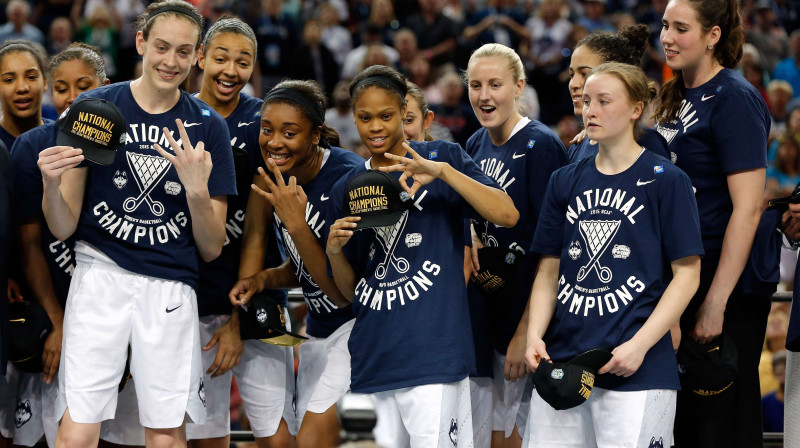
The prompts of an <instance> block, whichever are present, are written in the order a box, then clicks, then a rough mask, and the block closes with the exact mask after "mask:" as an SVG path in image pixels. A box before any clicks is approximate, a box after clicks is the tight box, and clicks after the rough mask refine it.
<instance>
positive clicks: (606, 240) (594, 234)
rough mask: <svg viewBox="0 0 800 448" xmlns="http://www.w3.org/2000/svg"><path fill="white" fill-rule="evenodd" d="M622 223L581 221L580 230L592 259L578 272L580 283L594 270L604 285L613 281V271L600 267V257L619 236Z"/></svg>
mask: <svg viewBox="0 0 800 448" xmlns="http://www.w3.org/2000/svg"><path fill="white" fill-rule="evenodd" d="M621 222H622V221H619V220H617V221H605V220H598V221H581V222H580V223H579V226H578V229H579V231H580V234H581V236H582V237H583V242H584V243H586V246H587V247H588V248H589V252H590V255H591V258H589V262H588V263H586V264H585V265H583V266H581V268H580V269H579V270H578V281H579V282H580V281H583V279H585V278H586V276H587V275H589V272H591V271H592V270H594V271H596V272H597V277H598V278H599V279H600V281H601V282H603V283H608V282H610V281H611V277H612V275H611V269H609V268H608V267H605V266H601V265H600V257H602V256H603V253H604V252H605V251H606V249H608V246H609V245H610V244H611V241H612V240H613V239H614V236H616V235H617V231H618V230H619V224H620V223H621Z"/></svg>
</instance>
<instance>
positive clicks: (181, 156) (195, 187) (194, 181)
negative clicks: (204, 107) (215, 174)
mask: <svg viewBox="0 0 800 448" xmlns="http://www.w3.org/2000/svg"><path fill="white" fill-rule="evenodd" d="M175 123H176V124H177V125H178V133H179V134H180V137H181V144H182V146H183V147H181V145H179V144H178V142H176V141H175V139H174V138H172V135H171V134H170V133H169V129H167V128H164V129H163V131H164V136H165V137H166V138H167V141H168V142H169V145H170V147H172V151H173V152H175V155H172V154H170V153H168V152H167V151H165V150H164V148H162V147H161V146H159V145H158V143H156V144H154V145H153V148H155V150H156V151H158V153H159V154H161V157H163V158H165V159H167V160H169V161H170V162H171V163H172V164H173V165H174V166H175V171H176V172H177V173H178V178H179V179H180V180H181V183H182V184H183V187H184V188H186V194H187V195H189V194H190V193H195V192H198V191H204V190H207V189H208V178H209V176H210V175H211V168H212V163H211V153H209V152H208V151H206V150H205V144H204V143H203V142H197V145H195V146H192V144H191V142H190V141H189V136H188V134H186V129H185V128H184V127H183V122H182V121H181V120H180V119H176V120H175Z"/></svg>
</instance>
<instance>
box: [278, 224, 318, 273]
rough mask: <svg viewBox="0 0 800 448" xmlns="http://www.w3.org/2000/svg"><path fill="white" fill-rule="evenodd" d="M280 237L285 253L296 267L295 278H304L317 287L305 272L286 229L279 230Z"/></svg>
mask: <svg viewBox="0 0 800 448" xmlns="http://www.w3.org/2000/svg"><path fill="white" fill-rule="evenodd" d="M281 235H283V243H284V244H283V245H284V246H286V249H287V252H289V256H290V257H292V262H293V263H294V265H295V266H297V270H296V271H295V277H297V278H298V279H299V278H303V277H305V279H306V280H308V282H309V283H311V284H312V285H313V286H315V287H316V286H317V284H316V282H314V280H313V279H312V278H311V274H309V273H308V271H306V267H305V265H303V260H302V259H301V258H300V253H299V252H297V246H295V245H294V240H293V239H292V237H291V236H289V231H288V230H286V227H284V228H282V229H281Z"/></svg>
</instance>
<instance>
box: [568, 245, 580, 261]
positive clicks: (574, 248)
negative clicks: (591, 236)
mask: <svg viewBox="0 0 800 448" xmlns="http://www.w3.org/2000/svg"><path fill="white" fill-rule="evenodd" d="M581 252H583V250H581V243H580V242H579V241H573V242H571V243H570V244H569V250H567V253H568V254H569V258H572V260H573V261H577V260H578V258H580V257H581Z"/></svg>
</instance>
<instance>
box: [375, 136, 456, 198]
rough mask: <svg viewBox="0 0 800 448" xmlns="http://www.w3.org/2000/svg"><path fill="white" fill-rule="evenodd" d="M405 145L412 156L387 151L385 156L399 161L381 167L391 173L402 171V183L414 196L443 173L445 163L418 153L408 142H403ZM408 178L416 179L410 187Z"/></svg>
mask: <svg viewBox="0 0 800 448" xmlns="http://www.w3.org/2000/svg"><path fill="white" fill-rule="evenodd" d="M403 147H404V148H405V149H406V151H408V153H409V154H411V158H410V159H409V158H407V157H401V156H396V155H394V154H390V153H386V154H384V157H386V158H388V159H390V160H394V161H395V162H397V164H396V165H392V166H387V167H380V168H379V169H380V170H381V171H384V172H387V173H390V172H392V171H402V172H403V174H402V175H401V176H400V185H402V186H403V189H404V190H406V192H408V194H409V195H411V196H414V194H416V193H417V190H419V189H420V187H422V186H423V185H427V184H429V183H431V182H433V181H434V179H437V178H438V177H439V176H441V174H442V169H443V164H442V163H439V162H434V161H432V160H428V159H425V158H423V157H422V156H420V155H419V154H417V152H416V151H414V150H413V149H411V146H409V145H408V143H406V142H403ZM408 178H411V179H414V183H413V184H412V185H411V186H410V187H409V186H408V183H407V182H408Z"/></svg>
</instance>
